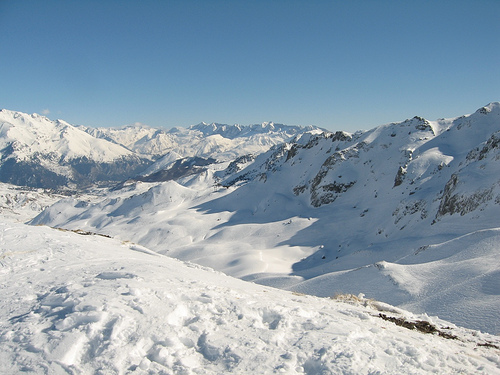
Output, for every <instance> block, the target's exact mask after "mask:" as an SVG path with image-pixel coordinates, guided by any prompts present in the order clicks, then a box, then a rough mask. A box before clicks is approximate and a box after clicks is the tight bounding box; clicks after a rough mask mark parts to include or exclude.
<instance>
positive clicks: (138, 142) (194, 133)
mask: <svg viewBox="0 0 500 375" xmlns="http://www.w3.org/2000/svg"><path fill="white" fill-rule="evenodd" d="M80 128H81V129H82V130H84V131H86V132H87V133H89V134H91V135H92V136H94V137H98V138H103V139H107V140H110V141H113V142H115V143H117V144H120V145H123V146H124V147H126V148H128V149H129V150H133V151H134V152H137V153H139V154H142V155H147V156H150V157H156V158H158V157H163V156H165V155H166V154H173V155H175V156H176V159H180V158H186V157H201V158H214V159H217V160H219V161H229V160H233V159H235V158H237V157H239V156H242V155H246V154H260V153H262V152H264V151H267V150H268V149H269V148H270V147H271V146H274V145H277V144H280V143H283V142H286V141H289V140H290V139H292V138H293V137H294V136H296V135H299V134H302V133H304V132H313V131H315V132H321V131H322V130H321V129H319V128H317V127H314V126H306V127H303V126H290V125H282V124H274V123H272V122H265V123H262V124H256V125H246V126H245V125H238V124H235V125H225V124H216V123H212V124H206V123H200V124H198V125H193V126H190V127H189V128H180V127H176V128H172V129H170V130H162V129H155V128H151V127H148V126H145V125H129V126H125V127H121V128H85V127H80ZM177 156H180V157H177ZM156 168H157V169H158V168H159V167H156Z"/></svg>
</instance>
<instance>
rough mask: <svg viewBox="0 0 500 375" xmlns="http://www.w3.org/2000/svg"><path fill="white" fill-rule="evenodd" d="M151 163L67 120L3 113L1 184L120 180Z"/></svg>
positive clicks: (0, 120)
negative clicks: (93, 135) (84, 130)
mask: <svg viewBox="0 0 500 375" xmlns="http://www.w3.org/2000/svg"><path fill="white" fill-rule="evenodd" d="M148 164H149V163H148V161H147V160H144V159H141V158H139V157H138V156H136V155H135V154H134V153H133V152H131V151H129V150H127V149H125V148H124V147H122V146H120V145H117V144H115V143H112V142H109V141H106V140H103V139H98V138H95V137H92V136H91V135H89V134H87V133H85V132H83V131H81V130H80V129H78V128H76V127H74V126H72V125H70V124H68V123H67V122H65V121H62V120H57V121H51V120H49V119H48V118H46V117H43V116H40V115H37V114H33V115H28V114H25V113H21V112H14V111H9V110H5V109H3V110H0V180H1V181H2V182H10V183H13V184H16V185H27V186H32V187H44V188H55V187H60V186H65V185H68V184H77V185H82V184H83V185H86V184H89V183H93V182H98V181H103V180H104V181H106V180H115V181H116V180H118V181H120V180H121V179H124V178H126V177H128V176H129V175H130V174H135V173H137V171H138V170H142V169H144V168H145V167H147V165H148ZM124 176H125V177H124Z"/></svg>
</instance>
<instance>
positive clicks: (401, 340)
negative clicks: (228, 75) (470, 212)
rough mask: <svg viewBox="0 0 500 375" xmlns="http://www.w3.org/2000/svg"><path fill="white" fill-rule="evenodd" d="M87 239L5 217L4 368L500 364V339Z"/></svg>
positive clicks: (499, 369)
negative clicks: (283, 288)
mask: <svg viewBox="0 0 500 375" xmlns="http://www.w3.org/2000/svg"><path fill="white" fill-rule="evenodd" d="M82 234H86V235H80V234H77V233H73V232H70V231H59V230H55V229H50V228H47V227H28V226H25V225H23V224H13V223H9V222H6V221H4V220H1V221H0V239H1V243H2V247H1V249H0V265H1V268H0V287H1V290H2V293H1V295H0V373H2V374H18V373H34V374H66V373H75V374H125V373H127V374H197V373H199V374H221V373H234V374H267V373H285V374H353V373H355V374H375V373H383V374H403V373H404V374H428V373H462V374H489V375H490V374H495V373H500V355H499V347H500V338H499V337H497V336H492V335H488V334H484V333H480V332H476V331H470V330H466V329H463V328H460V327H457V326H455V325H453V324H451V323H448V322H445V321H442V320H440V319H438V318H436V317H429V316H427V315H420V316H418V315H413V314H411V313H409V312H406V311H404V310H401V309H397V308H395V307H392V306H390V305H387V304H384V303H380V302H376V301H370V300H367V299H365V298H363V297H362V296H357V297H356V296H352V295H341V296H337V297H336V298H335V299H330V298H318V297H312V296H305V295H301V294H298V293H291V292H286V291H280V290H277V289H272V288H269V287H264V286H260V285H256V284H252V283H247V282H244V281H241V280H237V279H233V278H231V277H228V276H225V275H223V274H221V273H218V272H215V271H213V270H211V269H207V268H203V267H201V266H197V265H194V264H190V263H182V262H180V261H177V260H173V259H171V258H168V257H165V256H161V255H158V254H157V253H155V252H153V251H150V250H148V249H147V248H144V247H142V246H139V245H136V244H133V243H128V242H119V241H117V240H114V239H109V238H103V237H101V236H92V235H90V234H88V233H82ZM411 328H413V329H411ZM424 332H434V333H424Z"/></svg>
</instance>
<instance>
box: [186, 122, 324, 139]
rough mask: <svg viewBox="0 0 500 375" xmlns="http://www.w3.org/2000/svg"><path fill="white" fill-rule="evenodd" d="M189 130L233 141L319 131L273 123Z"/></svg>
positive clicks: (216, 125) (199, 125)
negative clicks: (269, 135)
mask: <svg viewBox="0 0 500 375" xmlns="http://www.w3.org/2000/svg"><path fill="white" fill-rule="evenodd" d="M189 129H190V130H197V131H200V132H202V133H203V134H204V135H205V136H209V135H214V134H219V135H221V136H222V137H224V138H229V139H234V138H238V137H251V136H254V135H257V134H263V133H267V134H273V133H281V134H283V135H287V136H288V137H292V136H294V135H297V134H299V133H303V132H305V131H311V130H320V128H317V127H314V126H307V127H302V126H291V125H283V124H275V123H273V122H263V123H262V124H254V125H246V126H245V125H239V124H234V125H226V124H217V123H212V124H207V123H204V122H202V123H200V124H198V125H193V126H190V127H189Z"/></svg>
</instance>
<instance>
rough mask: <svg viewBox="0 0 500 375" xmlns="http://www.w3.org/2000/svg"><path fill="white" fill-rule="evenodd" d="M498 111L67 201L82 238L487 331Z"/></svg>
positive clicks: (494, 247) (494, 289)
mask: <svg viewBox="0 0 500 375" xmlns="http://www.w3.org/2000/svg"><path fill="white" fill-rule="evenodd" d="M499 138H500V103H492V104H490V105H487V106H485V107H483V108H481V109H479V110H478V111H476V112H475V113H474V114H472V115H468V116H462V117H459V118H454V119H440V120H437V121H428V120H425V119H423V118H420V117H414V118H412V119H409V120H406V121H403V122H401V123H393V124H387V125H383V126H380V127H377V128H375V129H372V130H370V131H365V132H358V133H355V134H348V133H345V132H337V133H328V132H322V133H318V132H315V131H313V132H309V133H304V134H300V135H297V136H296V137H295V138H294V139H293V140H292V141H290V142H288V143H283V144H279V145H276V146H274V147H272V148H271V149H270V150H269V151H268V152H266V153H263V154H260V155H259V156H257V157H256V158H254V157H252V156H242V157H240V158H238V159H236V160H234V161H233V162H231V163H230V164H229V165H228V167H227V168H226V169H225V170H211V169H210V168H208V169H206V170H204V171H203V172H201V173H199V174H197V175H190V176H185V177H182V178H180V179H177V180H176V181H170V182H168V183H163V184H158V183H155V184H153V185H149V186H148V185H145V184H143V183H142V184H136V185H131V186H128V187H127V189H123V190H122V191H114V192H113V194H112V195H109V196H108V197H107V198H106V199H104V200H100V201H99V200H97V201H94V202H89V201H85V202H83V201H78V200H74V199H68V200H65V201H61V202H59V203H58V204H56V205H54V206H53V207H51V208H49V209H47V210H45V211H44V212H43V213H42V214H41V215H39V216H38V217H37V218H36V219H35V220H34V221H33V223H34V224H49V225H53V226H61V227H65V228H70V229H86V230H91V231H96V232H99V233H104V234H108V235H112V236H116V237H119V238H121V239H123V240H132V241H134V242H137V243H140V244H143V245H145V246H148V247H149V248H151V249H153V250H155V251H158V252H160V253H164V254H168V255H171V256H174V257H177V258H180V259H184V260H190V261H194V262H196V263H199V264H202V265H206V266H210V267H213V268H216V269H219V270H222V271H223V272H225V273H227V274H230V275H233V276H237V277H240V278H243V279H245V280H251V281H254V282H258V283H261V284H265V285H272V286H276V287H280V288H285V289H291V290H295V291H298V292H304V293H308V294H314V295H318V296H331V295H333V294H335V293H336V292H343V293H345V292H349V293H355V294H357V293H365V294H366V295H367V296H369V297H373V298H375V299H378V300H382V301H386V302H389V303H391V304H394V305H398V306H404V307H407V308H410V309H412V310H414V311H425V312H427V313H430V314H437V315H439V316H441V317H443V318H446V319H448V320H451V321H453V322H456V323H459V324H461V325H464V326H468V327H473V328H477V329H481V330H486V331H488V332H494V333H496V332H499V331H500V325H499V323H498V322H500V298H498V297H499V294H500V289H499V288H498V285H500V284H499V283H500V265H499V264H498V262H497V261H496V259H497V257H498V253H499V251H500V247H499V245H498V244H499V243H500V237H499V228H500V221H499V215H498V212H500V211H499V206H500V147H499V144H500V142H499Z"/></svg>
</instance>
